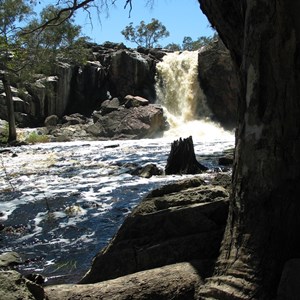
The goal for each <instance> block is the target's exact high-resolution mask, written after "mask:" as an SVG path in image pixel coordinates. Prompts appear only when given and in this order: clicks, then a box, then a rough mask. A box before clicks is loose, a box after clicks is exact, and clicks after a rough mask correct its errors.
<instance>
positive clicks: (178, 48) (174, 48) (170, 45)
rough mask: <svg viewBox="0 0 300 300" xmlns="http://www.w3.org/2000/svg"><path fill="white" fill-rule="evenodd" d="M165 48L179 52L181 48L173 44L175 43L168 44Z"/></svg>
mask: <svg viewBox="0 0 300 300" xmlns="http://www.w3.org/2000/svg"><path fill="white" fill-rule="evenodd" d="M165 48H166V49H169V50H172V51H180V50H181V46H180V45H179V44H175V43H171V44H168V45H167V46H166V47H165Z"/></svg>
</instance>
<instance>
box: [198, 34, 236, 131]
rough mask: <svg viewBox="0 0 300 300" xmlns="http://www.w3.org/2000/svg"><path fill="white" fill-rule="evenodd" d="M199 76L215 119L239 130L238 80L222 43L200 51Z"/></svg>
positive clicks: (219, 42) (218, 42)
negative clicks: (237, 123) (237, 124)
mask: <svg viewBox="0 0 300 300" xmlns="http://www.w3.org/2000/svg"><path fill="white" fill-rule="evenodd" d="M198 76H199V83H200V86H201V88H202V90H203V92H204V94H205V96H206V99H207V104H208V106H209V108H210V109H211V111H212V113H213V116H214V118H215V120H216V121H218V122H220V123H221V124H222V125H223V126H225V127H227V128H229V129H232V128H234V127H236V122H237V101H238V99H239V98H238V94H239V84H238V77H237V75H236V73H235V70H234V66H233V63H232V59H231V57H230V53H229V51H228V50H227V48H226V47H225V46H224V44H223V43H222V41H221V40H218V41H216V42H214V43H213V44H212V45H211V46H209V47H206V48H203V49H202V51H200V52H199V57H198Z"/></svg>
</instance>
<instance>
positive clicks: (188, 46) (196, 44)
mask: <svg viewBox="0 0 300 300" xmlns="http://www.w3.org/2000/svg"><path fill="white" fill-rule="evenodd" d="M216 39H218V35H217V34H214V35H213V36H209V37H206V36H201V37H199V38H197V39H196V40H195V41H193V39H192V38H191V37H189V36H185V37H184V38H183V41H182V45H181V46H180V45H178V44H175V43H171V44H168V45H167V46H166V47H165V48H166V49H169V50H172V51H185V50H187V51H195V50H199V49H200V48H201V47H204V46H209V45H210V44H211V43H213V42H214V41H215V40H216Z"/></svg>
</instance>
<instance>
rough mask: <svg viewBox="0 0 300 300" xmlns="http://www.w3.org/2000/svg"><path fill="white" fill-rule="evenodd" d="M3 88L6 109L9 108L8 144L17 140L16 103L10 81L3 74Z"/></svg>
mask: <svg viewBox="0 0 300 300" xmlns="http://www.w3.org/2000/svg"><path fill="white" fill-rule="evenodd" d="M1 75H2V76H1V79H2V82H3V87H4V91H5V95H6V96H5V99H6V107H7V118H8V142H13V141H15V140H16V139H17V132H16V122H15V113H14V103H13V98H12V93H11V89H10V82H9V79H8V78H7V76H6V75H5V74H1Z"/></svg>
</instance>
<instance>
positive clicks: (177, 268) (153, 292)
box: [45, 261, 203, 300]
mask: <svg viewBox="0 0 300 300" xmlns="http://www.w3.org/2000/svg"><path fill="white" fill-rule="evenodd" d="M201 268H202V265H201V263H200V264H199V262H197V261H195V262H191V263H179V264H174V265H170V266H165V267H162V268H157V269H152V270H147V271H142V272H138V273H135V274H131V275H128V276H124V277H119V278H117V279H114V280H109V281H105V282H101V283H95V284H86V285H81V284H77V285H58V286H53V287H51V286H50V287H46V288H45V290H46V293H47V296H48V297H49V300H57V299H59V300H65V299H68V300H75V299H76V300H82V299H102V300H123V299H124V300H125V299H136V300H146V299H155V300H163V299H166V300H169V299H173V300H175V299H178V300H179V299H180V300H190V299H195V295H196V293H197V290H198V288H199V287H200V285H202V283H203V281H202V279H201V276H200V275H199V270H200V271H201Z"/></svg>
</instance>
